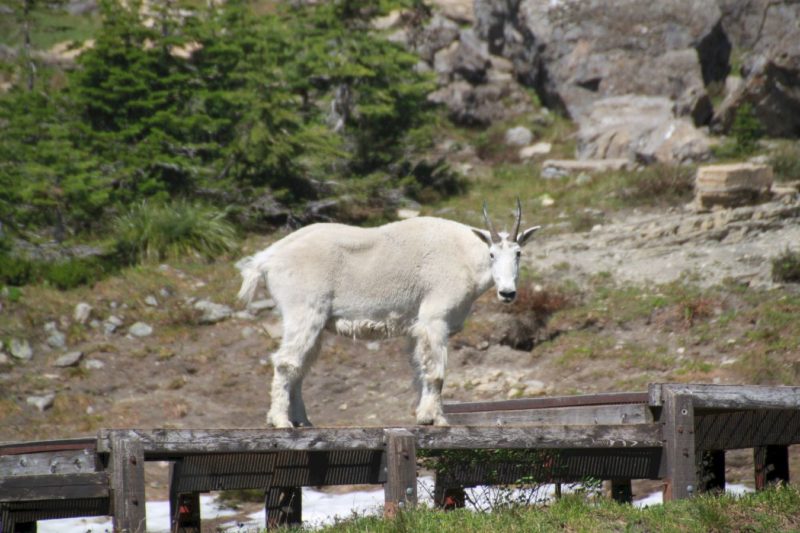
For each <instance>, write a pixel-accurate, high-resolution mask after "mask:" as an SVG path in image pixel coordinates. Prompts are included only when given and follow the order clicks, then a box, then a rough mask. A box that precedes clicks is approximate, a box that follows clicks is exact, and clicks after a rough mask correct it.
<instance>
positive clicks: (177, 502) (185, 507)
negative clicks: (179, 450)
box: [169, 460, 201, 533]
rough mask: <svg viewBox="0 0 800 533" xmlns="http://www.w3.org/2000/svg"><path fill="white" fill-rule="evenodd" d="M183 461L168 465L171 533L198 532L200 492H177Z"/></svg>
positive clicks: (199, 527)
mask: <svg viewBox="0 0 800 533" xmlns="http://www.w3.org/2000/svg"><path fill="white" fill-rule="evenodd" d="M182 470H183V461H180V460H179V461H174V462H172V463H170V465H169V517H170V531H171V532H172V533H200V529H201V525H200V494H199V493H197V492H192V493H181V492H178V486H179V483H178V480H179V479H180V476H181V471H182Z"/></svg>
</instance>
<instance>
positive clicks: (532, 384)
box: [523, 379, 546, 396]
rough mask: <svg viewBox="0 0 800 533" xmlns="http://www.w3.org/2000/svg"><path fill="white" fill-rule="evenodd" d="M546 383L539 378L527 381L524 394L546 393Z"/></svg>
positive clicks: (538, 394) (537, 394) (539, 394)
mask: <svg viewBox="0 0 800 533" xmlns="http://www.w3.org/2000/svg"><path fill="white" fill-rule="evenodd" d="M545 388H546V387H545V384H544V382H542V381H539V380H538V379H532V380H530V381H526V382H525V389H524V393H523V394H524V395H525V396H541V395H542V394H544V393H545Z"/></svg>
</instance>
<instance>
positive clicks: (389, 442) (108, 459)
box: [0, 384, 800, 533]
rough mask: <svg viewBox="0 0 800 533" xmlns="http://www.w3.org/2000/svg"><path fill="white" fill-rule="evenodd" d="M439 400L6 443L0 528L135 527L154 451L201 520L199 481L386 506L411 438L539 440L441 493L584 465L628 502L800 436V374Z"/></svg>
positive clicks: (453, 446)
mask: <svg viewBox="0 0 800 533" xmlns="http://www.w3.org/2000/svg"><path fill="white" fill-rule="evenodd" d="M445 412H446V415H447V417H448V419H449V421H450V423H451V424H453V425H451V426H450V427H423V426H412V427H406V428H381V427H335V428H297V429H202V430H201V429H190V430H169V429H155V430H142V429H113V430H102V431H100V432H99V434H98V435H97V436H96V437H94V438H81V439H65V440H59V441H45V442H23V443H2V444H0V531H2V533H11V532H19V531H32V530H35V521H37V520H44V519H48V518H60V517H71V516H90V515H111V516H112V517H113V520H114V529H115V531H129V532H138V531H145V528H146V524H145V514H144V503H145V484H144V465H145V462H146V461H154V460H158V461H170V462H171V475H170V502H171V506H172V510H173V512H172V520H173V526H174V530H181V531H199V527H200V516H199V493H200V492H207V491H214V490H225V489H240V488H259V489H263V490H264V491H265V498H266V513H267V523H268V525H270V526H275V525H278V524H282V523H293V522H297V521H299V520H300V513H301V496H300V494H301V493H300V491H299V489H298V487H303V486H319V485H342V484H364V483H371V484H383V485H384V490H385V497H386V509H387V513H389V514H392V513H393V512H394V511H395V510H396V509H397V508H398V507H401V506H406V505H414V504H415V503H416V472H417V461H416V457H417V451H418V450H426V451H428V450H431V451H434V452H435V451H436V450H457V449H460V450H475V449H520V450H544V451H546V455H547V460H542V461H541V462H540V463H539V464H536V465H531V464H524V465H523V464H511V463H509V464H500V465H498V464H494V465H491V468H489V467H487V465H475V464H464V465H457V466H456V467H454V468H453V469H452V470H451V471H447V472H441V473H440V474H439V475H438V476H437V483H436V484H437V486H436V489H435V491H436V495H435V496H436V497H437V498H438V499H439V500H442V499H443V498H442V496H443V495H444V494H445V493H448V491H450V494H452V493H453V491H455V492H456V493H457V492H458V491H459V490H463V487H468V486H474V485H477V484H488V483H513V482H514V481H515V480H518V479H520V478H522V477H525V478H526V479H533V480H536V481H546V482H567V481H575V480H582V479H586V478H587V477H591V478H594V479H603V480H609V481H610V482H611V485H612V493H613V494H614V495H615V497H617V498H618V499H621V500H623V501H625V500H628V501H629V500H630V497H631V491H630V480H631V479H661V480H663V481H664V486H665V494H664V495H665V499H675V498H685V497H690V496H692V495H693V494H695V493H697V492H700V491H703V490H709V489H713V488H719V487H724V483H725V451H726V450H731V449H738V448H753V449H754V467H755V471H756V476H755V479H756V485H757V488H761V487H763V486H765V485H766V484H767V483H769V482H770V481H774V480H787V481H788V478H789V464H788V446H789V445H792V444H798V443H800V387H758V386H730V385H684V384H653V385H650V386H649V389H648V391H647V392H642V393H608V394H596V395H582V396H565V397H551V398H533V399H520V400H508V401H500V402H477V403H459V404H447V405H446V406H445ZM426 453H430V452H426ZM701 466H702V468H700V467H701ZM489 471H491V479H489V477H488V476H489ZM698 472H700V475H698ZM456 499H458V498H456Z"/></svg>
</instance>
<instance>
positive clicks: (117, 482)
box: [109, 432, 147, 533]
mask: <svg viewBox="0 0 800 533" xmlns="http://www.w3.org/2000/svg"><path fill="white" fill-rule="evenodd" d="M109 463H110V466H111V472H112V478H111V479H112V487H113V490H112V498H111V510H112V513H113V518H114V520H113V524H114V531H116V532H119V533H144V532H145V531H147V524H146V516H145V495H144V450H143V449H142V443H141V442H139V441H138V440H136V439H132V438H128V435H126V434H124V432H119V433H118V432H113V433H112V434H111V458H110V461H109Z"/></svg>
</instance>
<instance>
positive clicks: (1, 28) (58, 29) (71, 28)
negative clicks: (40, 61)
mask: <svg viewBox="0 0 800 533" xmlns="http://www.w3.org/2000/svg"><path fill="white" fill-rule="evenodd" d="M99 27H100V18H99V16H97V15H91V16H90V15H70V14H68V13H66V12H64V11H60V10H50V9H45V8H42V9H39V10H38V12H37V13H35V15H34V17H33V20H32V22H31V45H32V46H33V48H35V49H39V50H47V49H49V48H51V47H52V46H53V45H55V44H56V43H60V42H64V41H76V42H82V41H84V40H86V39H90V38H91V37H92V36H94V34H95V33H96V32H97V29H98V28H99ZM22 41H23V31H22V24H21V23H20V22H19V21H18V20H16V19H15V17H14V16H5V15H4V16H3V17H0V44H5V45H8V46H14V47H17V46H21V45H22Z"/></svg>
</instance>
